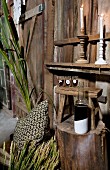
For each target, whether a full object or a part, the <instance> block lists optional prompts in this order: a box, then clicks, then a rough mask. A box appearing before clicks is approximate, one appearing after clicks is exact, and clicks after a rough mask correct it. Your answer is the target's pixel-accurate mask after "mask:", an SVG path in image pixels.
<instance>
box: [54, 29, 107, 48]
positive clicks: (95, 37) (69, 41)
mask: <svg viewBox="0 0 110 170" xmlns="http://www.w3.org/2000/svg"><path fill="white" fill-rule="evenodd" d="M104 40H105V41H109V40H110V33H109V32H108V33H106V34H105V38H104ZM98 41H99V34H95V35H88V42H90V43H93V44H94V43H95V44H96V43H97V42H98ZM79 42H80V40H79V39H78V38H77V37H74V38H68V39H63V40H59V41H55V42H54V44H55V45H56V46H64V45H69V44H71V45H72V44H73V45H76V44H78V43H79Z"/></svg>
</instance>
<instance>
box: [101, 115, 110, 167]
mask: <svg viewBox="0 0 110 170" xmlns="http://www.w3.org/2000/svg"><path fill="white" fill-rule="evenodd" d="M103 121H104V123H105V125H106V127H107V128H108V129H109V130H110V114H106V115H103ZM106 139H107V157H108V170H110V161H109V160H110V132H108V133H106Z"/></svg>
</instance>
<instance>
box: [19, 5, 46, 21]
mask: <svg viewBox="0 0 110 170" xmlns="http://www.w3.org/2000/svg"><path fill="white" fill-rule="evenodd" d="M44 8H45V6H44V4H40V5H38V6H36V7H35V8H32V9H31V10H29V11H26V12H25V13H24V14H22V15H21V17H20V21H19V23H22V22H24V21H26V20H28V19H30V18H32V17H33V16H35V15H38V14H41V13H42V11H43V10H44Z"/></svg>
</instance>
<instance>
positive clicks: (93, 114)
mask: <svg viewBox="0 0 110 170" xmlns="http://www.w3.org/2000/svg"><path fill="white" fill-rule="evenodd" d="M89 106H90V108H91V130H94V129H95V108H94V103H93V101H92V98H90V97H89Z"/></svg>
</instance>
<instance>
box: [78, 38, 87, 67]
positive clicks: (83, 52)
mask: <svg viewBox="0 0 110 170" xmlns="http://www.w3.org/2000/svg"><path fill="white" fill-rule="evenodd" d="M78 38H79V39H80V58H79V59H78V60H77V61H76V63H81V64H84V63H85V64H86V63H88V61H87V59H86V50H85V47H86V43H87V39H88V36H87V35H80V36H78Z"/></svg>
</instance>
